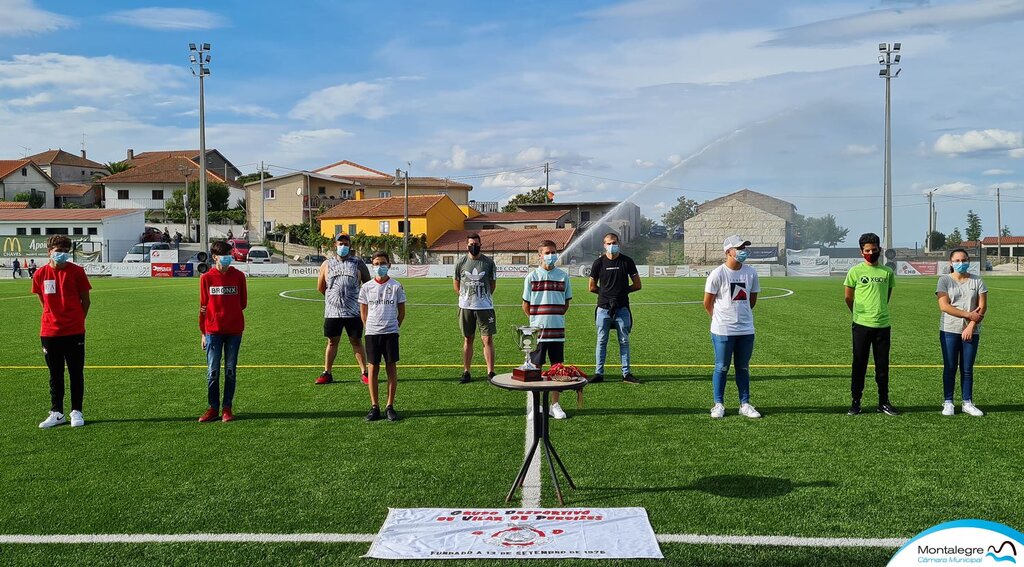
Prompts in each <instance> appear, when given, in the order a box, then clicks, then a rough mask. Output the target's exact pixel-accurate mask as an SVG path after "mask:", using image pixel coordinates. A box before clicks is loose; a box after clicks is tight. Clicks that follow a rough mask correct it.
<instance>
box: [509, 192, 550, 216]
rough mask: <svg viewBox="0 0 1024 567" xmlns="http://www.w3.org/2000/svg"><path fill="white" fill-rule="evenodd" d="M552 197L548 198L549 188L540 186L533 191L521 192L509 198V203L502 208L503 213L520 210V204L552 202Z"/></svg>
mask: <svg viewBox="0 0 1024 567" xmlns="http://www.w3.org/2000/svg"><path fill="white" fill-rule="evenodd" d="M550 202H551V199H549V198H548V190H547V189H545V188H543V187H538V188H536V189H534V190H533V191H527V192H526V193H520V194H518V195H516V196H515V197H512V198H511V199H509V200H508V203H507V204H506V205H505V206H504V207H502V208H501V212H503V213H514V212H516V211H517V210H519V205H528V204H531V203H550Z"/></svg>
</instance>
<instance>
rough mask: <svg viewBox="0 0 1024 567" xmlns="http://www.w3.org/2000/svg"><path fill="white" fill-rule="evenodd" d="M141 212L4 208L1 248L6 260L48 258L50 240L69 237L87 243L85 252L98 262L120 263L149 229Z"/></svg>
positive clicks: (1, 212) (0, 210) (0, 218)
mask: <svg viewBox="0 0 1024 567" xmlns="http://www.w3.org/2000/svg"><path fill="white" fill-rule="evenodd" d="M144 214H145V211H143V210H141V209H5V208H0V243H2V244H0V245H2V250H3V251H2V254H3V256H4V260H5V261H6V262H7V263H10V261H9V260H10V259H13V258H15V257H17V258H26V257H35V258H40V257H42V258H45V257H46V245H45V241H46V238H47V237H49V236H50V235H53V234H66V235H68V236H70V237H71V238H72V240H76V241H78V240H82V241H85V242H87V244H83V245H82V246H81V250H82V251H83V252H86V253H89V252H99V254H98V257H97V260H98V261H102V262H120V261H121V259H122V258H124V255H125V254H126V253H127V252H128V250H129V249H130V248H131V247H132V246H133V245H134V244H135V243H136V242H138V241H139V236H140V235H141V234H142V231H143V230H144V229H145V218H144Z"/></svg>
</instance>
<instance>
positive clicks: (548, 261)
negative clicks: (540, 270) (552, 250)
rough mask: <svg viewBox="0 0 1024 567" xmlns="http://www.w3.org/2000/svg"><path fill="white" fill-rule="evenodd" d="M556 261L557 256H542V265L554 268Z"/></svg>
mask: <svg viewBox="0 0 1024 567" xmlns="http://www.w3.org/2000/svg"><path fill="white" fill-rule="evenodd" d="M557 261H558V254H545V255H544V265H545V266H554V265H555V262H557Z"/></svg>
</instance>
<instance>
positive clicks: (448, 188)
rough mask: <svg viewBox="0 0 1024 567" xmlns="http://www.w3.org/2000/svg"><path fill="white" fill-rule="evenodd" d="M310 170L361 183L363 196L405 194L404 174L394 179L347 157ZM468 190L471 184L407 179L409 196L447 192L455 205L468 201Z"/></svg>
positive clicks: (380, 197)
mask: <svg viewBox="0 0 1024 567" xmlns="http://www.w3.org/2000/svg"><path fill="white" fill-rule="evenodd" d="M313 173H318V174H320V175H327V176H329V177H340V178H343V179H349V180H351V181H354V182H356V184H357V185H362V187H363V191H364V193H363V198H365V199H383V198H387V197H398V196H404V195H405V178H404V177H402V178H396V177H395V176H394V175H390V174H387V173H384V172H381V171H377V170H376V169H370V168H369V167H366V166H364V165H360V164H358V163H354V162H351V161H348V160H342V161H339V162H337V163H332V164H331V165H327V166H324V167H321V168H319V169H314V170H313ZM472 190H473V186H472V185H467V184H465V183H459V182H457V181H451V180H448V179H442V178H438V177H410V178H409V196H410V197H411V196H414V195H448V197H450V198H451V200H452V201H453V202H454V203H455V204H456V205H460V206H461V205H468V204H469V192H470V191H472Z"/></svg>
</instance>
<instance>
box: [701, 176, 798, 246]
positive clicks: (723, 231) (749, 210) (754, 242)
mask: <svg viewBox="0 0 1024 567" xmlns="http://www.w3.org/2000/svg"><path fill="white" fill-rule="evenodd" d="M795 220H796V206H795V205H793V204H792V203H788V202H786V201H783V200H781V199H776V198H775V197H771V196H769V195H765V194H763V193H758V192H756V191H751V190H749V189H743V190H742V191H737V192H735V193H731V194H729V195H726V196H724V197H719V198H717V199H714V200H711V201H708V202H706V203H704V204H702V205H700V206H698V207H697V214H696V215H694V216H693V217H691V218H689V219H687V220H686V221H685V222H684V223H683V232H684V240H685V242H686V254H687V256H688V257H690V258H696V259H699V260H700V261H702V262H703V261H712V260H715V261H717V260H720V259H721V257H722V242H723V241H724V240H725V239H726V238H727V237H728V236H730V235H733V234H739V235H740V236H742V237H743V238H745V239H747V240H749V241H750V242H751V246H755V247H778V248H779V249H780V250H782V249H785V248H790V247H791V245H792V243H793V240H794V231H793V223H794V221H795Z"/></svg>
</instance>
